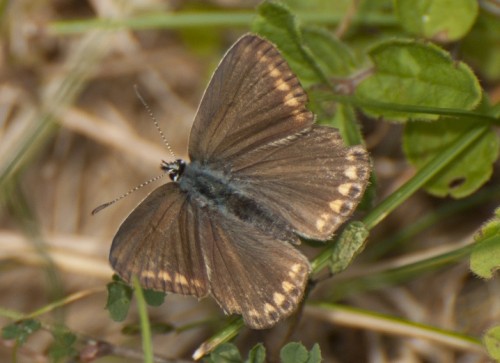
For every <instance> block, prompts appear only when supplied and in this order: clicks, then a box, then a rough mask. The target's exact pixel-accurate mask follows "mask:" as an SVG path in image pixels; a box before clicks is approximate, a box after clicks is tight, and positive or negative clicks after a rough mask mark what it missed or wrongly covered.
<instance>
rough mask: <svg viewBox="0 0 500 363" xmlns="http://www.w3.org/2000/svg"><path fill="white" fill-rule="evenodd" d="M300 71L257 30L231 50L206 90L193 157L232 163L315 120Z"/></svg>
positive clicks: (192, 140)
mask: <svg viewBox="0 0 500 363" xmlns="http://www.w3.org/2000/svg"><path fill="white" fill-rule="evenodd" d="M306 103H307V96H306V94H305V92H304V90H303V89H302V87H301V86H300V84H299V81H298V79H297V77H296V76H295V75H294V74H293V73H292V71H291V70H290V67H289V66H288V64H287V63H286V61H285V60H284V59H283V57H282V56H281V55H280V53H279V52H278V50H277V49H276V48H275V47H274V46H273V45H272V44H271V43H269V42H267V41H266V40H264V39H261V38H259V37H257V36H254V35H246V36H244V37H242V38H240V39H239V40H238V42H236V44H235V45H234V46H233V47H232V48H231V49H230V50H229V51H228V52H227V54H226V55H225V57H224V58H223V60H222V61H221V63H220V65H219V67H218V68H217V70H216V71H215V73H214V75H213V76H212V79H211V81H210V83H209V85H208V87H207V90H206V91H205V94H204V96H203V99H202V101H201V103H200V107H199V109H198V112H197V114H196V118H195V121H194V123H193V128H192V129H191V136H190V140H189V155H190V158H191V160H197V161H200V162H201V163H202V164H211V165H217V164H220V163H224V164H230V163H231V162H232V161H233V160H235V159H237V158H238V157H240V156H241V155H244V154H245V153H247V152H248V151H250V150H253V149H255V148H257V147H259V146H262V145H265V144H267V143H270V142H273V141H275V140H279V139H282V138H284V137H287V136H289V135H293V134H295V133H297V132H300V131H301V130H303V129H304V128H307V127H308V126H310V125H311V124H312V123H313V121H314V116H313V114H312V113H311V112H310V111H308V110H307V109H306V107H305V105H306Z"/></svg>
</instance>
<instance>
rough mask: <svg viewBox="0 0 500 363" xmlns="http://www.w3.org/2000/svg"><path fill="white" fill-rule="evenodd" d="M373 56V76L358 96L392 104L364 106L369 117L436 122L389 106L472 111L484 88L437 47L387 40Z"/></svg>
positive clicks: (357, 90)
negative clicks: (394, 109)
mask: <svg viewBox="0 0 500 363" xmlns="http://www.w3.org/2000/svg"><path fill="white" fill-rule="evenodd" d="M370 57H371V59H372V61H373V64H374V71H373V74H372V75H371V76H369V77H367V78H366V79H365V80H364V81H363V82H361V84H359V86H358V88H357V89H356V96H357V97H358V98H359V99H360V100H361V101H365V102H382V103H386V104H389V105H387V107H386V108H380V107H378V106H374V107H371V106H370V107H364V108H363V110H364V112H366V113H367V114H369V115H372V116H376V117H378V116H383V117H385V118H387V119H391V120H394V121H406V120H408V119H409V118H412V119H421V120H436V119H437V118H438V115H434V114H428V113H412V114H408V113H404V112H401V111H393V110H391V109H390V104H395V105H413V106H424V107H439V108H454V109H458V110H471V109H473V108H474V107H475V106H476V105H478V103H479V102H480V100H481V87H480V85H479V82H478V80H477V78H476V77H475V76H474V73H473V72H472V71H471V70H470V68H469V67H468V66H467V65H466V64H465V63H462V62H456V61H454V60H453V59H452V58H451V57H450V55H449V54H448V53H447V52H445V51H444V50H442V49H441V48H439V47H437V46H435V45H432V44H424V43H419V42H416V41H405V40H393V41H387V42H384V43H382V44H380V45H378V46H377V47H375V48H374V49H372V50H371V51H370Z"/></svg>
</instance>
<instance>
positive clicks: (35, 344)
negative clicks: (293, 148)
mask: <svg viewBox="0 0 500 363" xmlns="http://www.w3.org/2000/svg"><path fill="white" fill-rule="evenodd" d="M126 3H127V2H113V1H97V0H96V1H91V0H90V1H62V0H59V1H45V0H44V1H28V0H16V1H12V2H10V3H9V4H7V9H6V10H4V14H3V19H2V20H3V22H2V25H3V26H2V37H1V38H0V42H1V44H0V45H1V47H2V54H1V58H0V111H1V112H0V169H1V173H2V178H4V179H2V180H3V181H4V182H3V184H2V189H1V191H2V208H1V210H0V291H1V294H0V307H1V309H2V311H3V314H0V326H4V325H6V324H8V323H11V322H12V321H13V320H12V319H10V318H8V317H9V316H10V315H9V314H7V313H5V311H6V310H8V311H15V312H19V313H29V312H32V311H35V310H37V309H40V308H42V307H45V306H47V305H48V304H50V303H51V302H53V301H57V300H60V299H62V298H65V297H68V296H72V294H80V295H79V296H76V297H75V299H74V301H68V302H67V303H66V304H64V305H63V306H62V307H60V308H57V309H54V310H51V311H50V312H49V313H46V314H43V315H41V317H40V319H41V320H42V322H43V323H44V324H46V325H45V328H46V330H43V331H40V332H38V333H36V334H35V335H34V336H32V337H31V338H30V339H29V340H28V342H27V344H26V345H24V346H23V347H21V348H20V349H19V352H18V357H19V362H46V361H48V358H47V355H46V351H47V348H48V346H49V345H50V344H51V342H52V337H51V335H50V333H49V331H50V330H51V329H52V328H53V327H54V326H56V325H57V324H59V323H62V324H64V325H65V326H67V327H68V328H69V330H71V331H72V332H74V333H75V334H77V336H78V339H79V345H78V346H79V347H81V346H82V345H85V344H87V343H88V342H89V341H90V340H92V339H95V340H103V341H106V342H108V343H110V344H113V345H116V346H117V347H130V348H132V349H134V350H137V351H140V344H141V343H140V339H139V338H138V337H137V336H125V335H122V333H121V329H122V328H123V324H121V323H115V322H113V321H112V320H111V319H110V318H109V316H108V313H107V311H106V310H105V309H104V306H105V304H106V296H107V295H106V284H107V283H108V282H109V281H110V278H111V275H112V270H111V268H110V266H109V264H108V261H107V256H108V252H109V247H110V243H111V239H112V237H113V234H114V233H115V231H116V229H117V227H118V226H119V224H120V222H121V221H122V219H123V218H124V217H125V216H126V215H127V214H128V213H129V211H130V210H131V209H132V208H133V207H134V206H135V205H136V203H138V201H140V200H141V199H142V198H143V197H144V196H145V195H146V194H147V193H148V192H149V191H150V190H151V188H153V186H146V187H144V188H143V189H141V190H140V191H137V192H135V193H133V194H132V195H130V196H128V197H127V198H125V199H123V200H121V201H120V202H119V203H117V204H116V205H114V206H112V207H110V208H108V209H106V210H104V211H102V212H100V213H99V214H97V215H96V216H91V215H90V211H91V210H92V209H93V208H95V207H96V206H97V205H99V204H101V203H103V202H106V201H108V200H110V199H113V198H115V197H117V196H119V195H120V194H122V193H124V192H126V191H127V190H129V189H130V188H132V187H134V186H136V185H138V184H140V183H142V182H144V181H145V180H148V179H149V178H151V177H153V176H155V175H157V174H159V173H160V169H159V164H160V160H161V159H169V158H170V155H169V153H168V150H166V148H165V147H164V145H163V144H162V141H161V139H160V137H159V135H158V133H157V131H156V129H155V128H154V125H153V123H152V122H151V120H150V117H149V115H148V113H147V111H146V110H145V109H144V107H143V106H142V104H141V103H140V101H139V100H138V98H137V96H136V95H135V93H134V85H138V86H139V89H140V91H141V92H142V94H143V95H144V97H145V99H146V100H147V102H148V104H149V106H150V107H151V109H152V111H153V113H154V115H155V116H156V118H157V119H158V120H159V123H160V125H161V127H162V129H163V131H164V133H165V135H166V138H167V139H168V141H169V143H170V145H171V147H172V149H173V150H174V151H175V152H176V154H177V155H178V156H179V157H185V156H186V154H187V152H186V150H187V140H188V136H189V130H190V126H191V122H192V119H193V116H194V113H195V111H196V107H197V104H198V102H199V99H200V97H201V95H202V92H203V89H204V87H205V85H206V83H207V81H208V79H209V76H210V73H211V71H212V70H213V69H214V67H215V65H216V64H217V62H218V60H219V59H220V57H221V56H222V54H223V52H224V51H225V49H226V48H227V47H228V46H229V45H230V44H231V43H232V42H233V41H234V40H235V39H237V37H238V36H239V35H240V34H242V33H243V32H245V31H248V29H234V28H233V29H229V30H228V29H224V28H221V29H218V30H217V31H216V30H212V29H211V30H210V32H209V34H208V35H207V34H203V33H204V29H203V28H194V29H190V30H189V31H181V30H179V31H177V30H143V31H132V30H129V29H123V30H119V31H113V32H109V31H105V30H98V29H97V30H92V31H88V32H84V33H77V34H73V35H68V34H59V33H57V32H56V31H54V30H53V28H51V27H50V25H51V23H52V22H53V21H56V20H61V19H65V20H69V19H76V18H91V17H97V18H99V17H104V16H111V17H117V18H119V17H125V16H127V14H130V13H134V12H139V11H144V9H152V8H155V7H156V8H157V9H168V8H169V7H172V8H176V7H182V2H180V1H177V2H172V4H168V3H167V2H162V1H154V0H150V1H147V2H142V3H141V5H140V6H141V9H138V8H134V7H133V5H132V4H131V3H130V4H126ZM174 3H175V4H174ZM218 5H219V6H222V7H224V6H225V5H224V4H222V3H219V4H218ZM136 6H139V5H137V4H136ZM198 35H199V38H200V39H201V40H200V44H196V42H195V41H193V39H196V37H197V36H198ZM205 43H206V44H205ZM364 131H365V133H366V137H367V143H368V147H369V149H370V152H371V154H372V157H373V160H374V165H375V173H376V174H377V176H378V187H377V193H378V196H377V200H382V199H383V198H384V197H385V196H387V195H388V194H390V193H391V192H393V191H394V190H395V189H396V188H397V187H398V186H400V185H401V184H402V183H404V182H405V181H406V180H408V178H409V177H410V176H411V175H412V174H413V170H412V169H411V167H409V166H408V165H407V164H406V163H405V162H404V160H403V158H402V155H401V152H400V141H399V140H400V128H399V127H398V126H394V125H389V126H388V125H387V124H383V123H382V122H373V121H371V122H369V121H367V120H365V126H364ZM13 158H20V160H18V161H17V162H13V161H12V159H13ZM11 167H12V168H13V169H9V170H5V168H11ZM496 183H498V179H497V180H496ZM489 185H490V188H491V187H492V186H494V185H495V182H494V181H493V182H490V183H489ZM492 190H493V191H492V192H491V193H495V194H494V195H496V198H497V199H498V188H497V189H492ZM443 203H450V201H449V200H445V201H443V200H438V199H435V198H431V197H429V196H428V195H426V194H425V193H424V192H420V193H417V194H416V195H415V196H413V197H412V198H411V199H410V200H408V201H407V202H406V203H405V204H404V205H403V206H402V207H400V208H399V209H398V210H397V211H396V212H395V213H392V214H391V215H390V216H389V217H388V218H387V219H386V220H385V221H384V222H383V223H382V224H380V225H379V226H378V227H377V228H376V229H375V230H374V231H373V233H372V235H371V236H370V244H376V243H377V241H378V240H383V239H387V238H389V237H391V236H392V235H393V234H395V233H397V232H398V231H399V230H400V229H402V228H405V227H406V226H409V225H411V224H412V223H414V222H415V221H416V220H418V219H419V218H421V217H422V216H424V215H425V214H426V213H430V212H432V211H435V210H437V209H438V208H439V207H440V206H441V205H443ZM495 206H496V203H495V201H494V198H487V200H486V201H483V202H481V203H476V204H473V205H472V206H471V207H468V208H466V209H464V210H462V211H460V212H456V213H454V214H452V215H451V216H449V217H446V219H441V220H439V223H436V224H434V225H433V228H429V229H426V230H425V231H424V232H423V233H420V234H419V235H418V236H417V238H413V239H411V240H410V241H409V242H408V243H407V244H406V245H405V246H406V247H405V248H404V249H403V250H401V251H400V252H398V253H397V254H395V255H394V256H388V257H386V258H385V259H383V260H377V261H376V262H370V261H368V260H366V261H364V258H363V256H361V257H360V258H359V259H358V261H356V263H355V264H354V265H353V266H351V267H350V268H349V269H348V270H347V271H346V272H345V273H343V274H342V275H340V276H338V277H335V278H334V279H328V280H327V281H324V282H322V283H320V284H319V285H318V286H317V287H316V289H315V290H314V291H313V294H312V296H311V299H318V300H319V299H328V298H329V297H331V296H332V291H334V290H332V287H335V286H337V285H336V284H342V282H343V281H344V282H345V281H349V279H356V278H360V277H363V276H369V275H371V274H375V273H376V272H377V271H379V270H384V269H387V268H388V267H389V266H391V264H393V265H398V264H405V263H408V261H411V259H414V260H421V259H424V258H426V257H429V256H433V255H438V254H440V253H443V252H444V251H453V250H454V249H455V248H456V247H457V246H458V245H462V244H467V243H471V235H472V234H473V233H474V232H475V231H476V230H477V228H478V227H479V226H480V225H481V223H482V222H483V221H485V220H486V219H488V218H489V217H490V216H491V214H492V211H493V208H494V207H495ZM308 252H309V251H308ZM315 254H317V250H313V249H311V251H310V255H311V256H314V255H315ZM342 286H349V285H345V284H344V285H342ZM499 296H500V291H499V285H498V282H496V283H495V282H487V281H482V280H480V279H477V278H475V277H474V276H472V274H471V273H470V272H469V268H468V264H467V260H466V259H465V260H462V261H460V262H455V263H453V264H451V265H449V266H447V267H441V268H439V269H437V270H434V271H432V270H429V271H428V272H425V273H420V274H419V276H416V277H413V278H411V279H407V280H405V281H404V282H402V283H400V284H390V285H389V286H379V287H376V288H375V290H371V291H366V292H356V293H353V294H351V295H346V297H345V298H344V299H343V300H342V301H341V302H342V303H345V304H346V305H348V306H354V307H358V308H363V309H366V310H369V311H374V312H379V313H386V314H389V315H391V316H395V317H402V318H405V319H408V320H410V321H414V322H418V323H422V324H429V325H432V326H436V327H439V328H441V329H450V330H451V331H457V332H461V333H464V334H467V335H470V336H474V337H480V336H481V334H482V333H483V332H484V331H485V330H486V329H487V328H488V327H490V326H491V325H492V324H493V323H494V322H495V321H496V322H498V321H499V317H500V299H499V298H498V297H499ZM349 314H352V315H349ZM150 317H151V320H152V321H161V322H168V323H170V324H173V325H174V326H176V327H183V326H185V324H187V323H192V322H198V321H200V320H202V319H209V320H208V322H206V323H203V324H199V325H198V326H196V327H194V328H191V329H188V330H186V331H179V332H176V333H174V332H170V333H167V334H163V335H156V336H155V337H154V348H155V354H157V355H158V356H162V357H172V358H184V359H190V356H191V354H192V352H193V351H194V350H195V349H196V348H197V347H198V346H199V344H201V343H202V342H203V341H204V340H205V339H206V338H208V337H210V336H211V335H212V334H213V333H214V331H215V327H216V326H220V325H218V324H220V321H219V320H222V319H223V314H222V313H221V311H220V309H219V308H218V307H217V306H216V305H215V304H214V303H213V301H211V299H205V300H203V301H201V302H197V301H196V300H195V299H192V298H183V297H179V296H169V297H168V298H167V301H166V303H165V304H164V305H163V306H161V307H159V308H151V309H150ZM137 321H138V320H137V313H136V311H135V310H134V305H133V306H132V308H131V311H130V313H129V317H128V319H127V321H126V322H127V323H136V322H137ZM380 324H381V323H380V322H379V321H375V322H372V321H370V320H369V319H367V318H366V317H364V316H362V315H357V314H356V313H355V312H354V313H353V312H345V311H344V312H342V311H339V313H338V315H332V314H330V313H328V312H324V311H322V310H320V309H318V308H315V307H314V306H308V307H307V308H306V309H305V311H304V313H303V316H302V319H301V321H300V325H299V327H298V328H297V329H296V330H295V331H294V332H293V333H292V336H291V338H290V340H294V341H302V342H303V343H304V344H305V345H306V346H307V347H309V348H310V347H311V346H312V344H313V343H315V342H318V343H319V344H320V346H321V349H322V354H323V357H324V359H325V361H329V362H365V361H366V362H464V363H465V362H487V361H488V358H487V356H486V354H485V352H484V351H483V350H482V349H481V347H480V346H478V345H476V344H472V343H471V344H470V345H467V344H463V342H462V343H460V342H457V343H446V342H442V341H436V340H434V339H432V338H429V337H420V336H419V333H417V332H412V331H409V330H404V329H403V330H402V331H400V330H398V329H393V328H391V327H382V326H381V325H380ZM286 333H287V325H286V324H285V325H283V326H280V327H277V328H276V329H274V330H271V331H268V332H267V331H266V332H251V331H248V330H243V331H242V332H241V333H240V336H239V337H238V338H237V340H236V343H238V344H239V346H240V347H241V348H242V352H243V354H244V355H245V354H246V349H247V348H248V347H251V346H253V344H255V343H256V342H259V341H263V342H264V343H265V344H266V347H267V349H268V352H269V354H276V351H277V350H278V348H279V346H280V344H281V343H282V339H284V338H285V335H286ZM12 344H13V343H12V342H11V341H7V340H0V361H1V362H7V361H10V360H11V357H12V351H13V347H12ZM123 355H125V356H127V355H130V352H125V353H123ZM99 361H100V362H108V361H109V362H112V361H113V362H116V361H133V359H130V358H124V357H121V358H119V359H118V360H116V359H115V360H113V359H110V358H101V360H99Z"/></svg>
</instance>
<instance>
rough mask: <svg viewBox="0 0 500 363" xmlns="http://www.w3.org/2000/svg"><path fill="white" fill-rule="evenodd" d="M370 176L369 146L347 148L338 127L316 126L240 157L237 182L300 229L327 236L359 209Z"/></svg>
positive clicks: (235, 166)
mask: <svg viewBox="0 0 500 363" xmlns="http://www.w3.org/2000/svg"><path fill="white" fill-rule="evenodd" d="M369 174H370V163H369V158H368V154H367V152H366V150H365V149H364V148H363V147H361V146H356V147H351V148H347V147H345V146H344V144H343V142H342V139H341V137H340V135H339V133H338V131H337V130H335V129H333V128H330V127H326V126H316V125H315V126H313V127H311V128H310V129H309V130H307V131H305V132H303V133H300V134H297V135H295V136H293V137H289V138H287V139H285V140H282V141H280V142H277V143H271V144H268V145H265V146H263V147H260V148H258V149H254V150H252V151H251V152H248V153H247V154H245V155H242V156H241V157H240V158H238V160H234V161H233V164H232V169H231V171H230V175H231V180H232V182H233V183H234V185H235V186H236V188H237V189H238V190H240V191H241V192H242V193H244V194H245V195H246V196H247V197H249V198H250V199H253V200H255V201H257V203H259V204H260V205H265V206H266V208H267V209H268V210H271V212H272V213H273V214H274V215H279V216H281V217H282V218H284V219H285V220H286V221H287V222H288V223H289V224H290V225H291V226H292V228H293V230H295V231H296V233H298V234H300V235H302V236H304V237H306V238H311V239H317V240H326V239H328V238H329V237H331V235H332V234H333V232H334V231H335V230H336V229H337V228H338V227H339V225H340V224H342V223H343V222H344V221H345V220H346V219H347V218H348V217H349V216H350V214H351V213H352V212H353V211H354V209H355V208H356V206H357V204H358V202H359V201H360V199H361V197H362V195H363V193H364V190H365V187H366V185H367V181H368V177H369Z"/></svg>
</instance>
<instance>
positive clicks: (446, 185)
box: [403, 118, 498, 198]
mask: <svg viewBox="0 0 500 363" xmlns="http://www.w3.org/2000/svg"><path fill="white" fill-rule="evenodd" d="M484 125H485V124H484V123H483V122H482V121H478V120H473V119H463V118H453V119H443V120H440V121H436V122H432V123H426V122H409V123H408V124H407V125H406V127H405V131H404V138H403V147H404V151H405V153H406V156H407V158H408V159H409V161H410V162H411V163H412V164H413V165H415V166H416V167H417V168H421V167H423V166H424V165H426V164H427V163H428V162H429V161H430V160H432V159H434V158H435V157H436V156H437V155H439V154H441V153H443V151H444V150H446V149H447V148H448V147H449V146H450V145H452V144H453V143H454V142H456V140H457V139H459V138H460V137H462V136H463V135H465V134H467V133H470V132H471V131H472V130H475V129H477V128H480V127H484ZM497 157H498V137H497V136H496V134H495V133H494V132H493V130H490V131H489V132H487V133H485V134H484V136H482V137H481V138H480V139H479V140H478V141H477V142H475V143H474V145H472V146H471V147H470V148H468V149H466V150H465V151H463V152H462V153H461V154H460V156H458V157H456V158H455V160H454V161H453V162H451V163H450V164H449V165H448V166H447V167H446V168H444V169H443V170H442V171H441V172H440V173H438V174H437V175H436V176H435V177H433V178H432V179H431V180H429V182H428V183H427V184H426V186H425V189H426V190H427V191H428V192H429V193H431V194H433V195H436V196H439V197H444V196H446V195H450V196H452V197H454V198H463V197H465V196H467V195H470V194H471V193H473V192H475V191H476V190H477V189H478V188H479V187H480V186H482V185H483V184H484V183H485V182H486V181H488V180H489V178H490V176H491V174H492V172H493V162H494V161H495V160H496V159H497Z"/></svg>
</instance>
